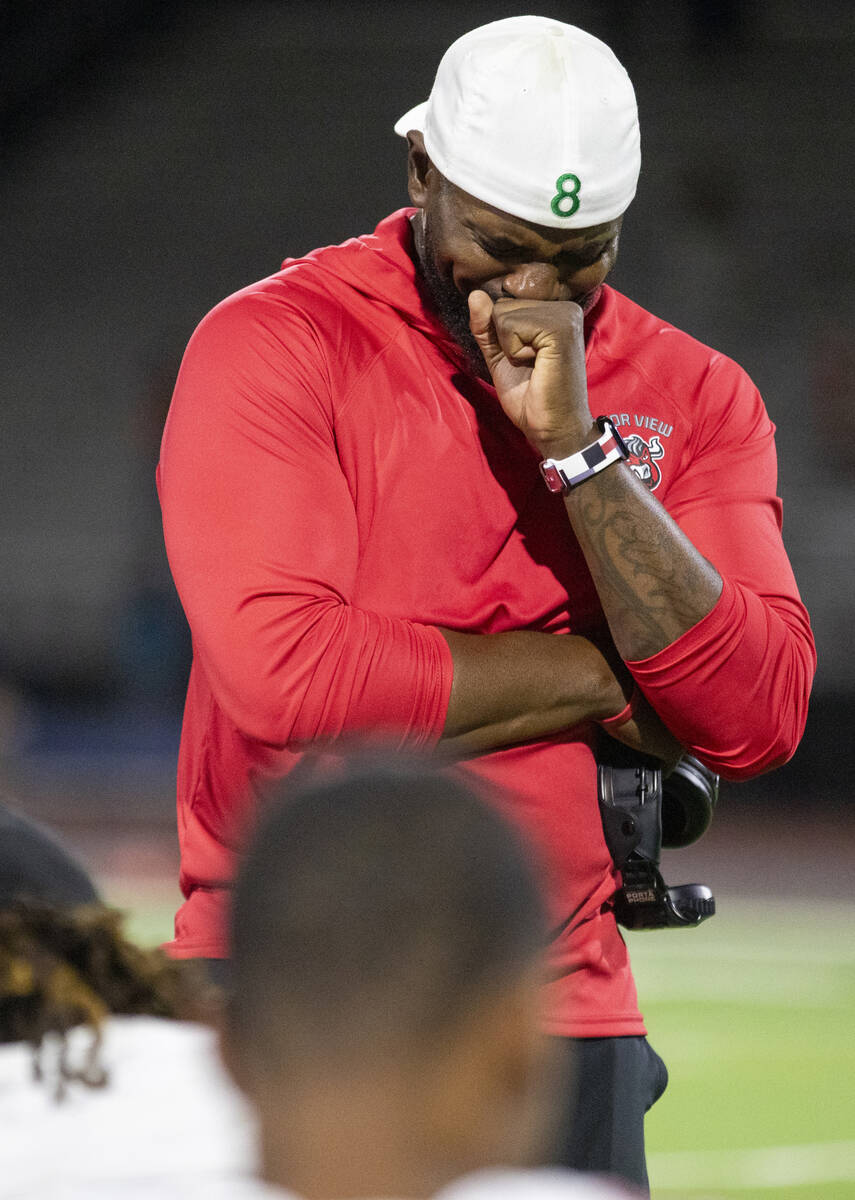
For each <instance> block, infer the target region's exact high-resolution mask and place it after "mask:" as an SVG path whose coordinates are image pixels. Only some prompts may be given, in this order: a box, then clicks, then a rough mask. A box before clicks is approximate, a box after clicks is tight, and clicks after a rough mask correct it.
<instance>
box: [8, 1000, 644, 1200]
mask: <svg viewBox="0 0 855 1200" xmlns="http://www.w3.org/2000/svg"><path fill="white" fill-rule="evenodd" d="M68 1040H69V1050H70V1060H71V1062H72V1063H73V1064H77V1063H80V1062H82V1061H83V1060H84V1058H85V1055H86V1051H87V1049H88V1046H89V1044H90V1042H91V1035H90V1034H89V1032H88V1031H87V1030H85V1029H78V1030H74V1031H73V1032H72V1034H71V1035H70V1037H69V1039H68ZM100 1061H101V1062H102V1064H103V1065H104V1067H105V1068H106V1070H107V1072H108V1080H107V1082H106V1084H105V1086H104V1087H100V1088H90V1087H87V1086H85V1085H84V1084H81V1083H76V1082H70V1083H68V1084H66V1087H65V1094H64V1096H63V1098H62V1099H61V1100H57V1099H56V1097H55V1089H54V1087H53V1083H55V1079H53V1080H52V1078H51V1054H50V1052H48V1053H47V1054H46V1055H45V1066H46V1078H45V1079H44V1080H42V1081H36V1080H35V1079H34V1077H33V1056H32V1051H31V1050H30V1048H29V1047H28V1046H24V1045H21V1044H20V1043H16V1044H14V1045H9V1046H0V1200H299V1197H297V1196H295V1195H294V1194H293V1193H291V1192H288V1191H286V1190H284V1189H281V1188H276V1187H272V1186H269V1185H266V1184H263V1183H261V1182H260V1181H259V1180H258V1179H256V1178H255V1169H256V1165H257V1148H256V1128H255V1123H254V1120H253V1118H252V1115H251V1113H250V1110H249V1107H248V1105H247V1104H246V1103H245V1101H244V1100H243V1098H242V1096H241V1095H240V1093H239V1092H238V1091H237V1089H236V1088H235V1087H234V1085H233V1084H232V1083H231V1081H230V1080H229V1079H228V1077H227V1075H226V1072H225V1069H224V1068H223V1067H222V1065H221V1064H220V1060H219V1056H218V1053H217V1049H216V1037H215V1034H214V1033H213V1031H212V1030H210V1029H207V1028H205V1027H203V1026H201V1025H193V1024H188V1023H184V1022H178V1021H166V1020H158V1019H156V1018H153V1017H111V1018H110V1019H109V1020H108V1021H107V1022H106V1023H105V1026H104V1044H103V1046H102V1048H101V1053H100ZM631 1195H633V1193H631V1192H629V1191H626V1190H623V1189H621V1188H619V1187H618V1186H616V1185H611V1184H609V1183H606V1182H603V1181H599V1180H597V1179H595V1178H594V1177H591V1176H582V1175H577V1174H575V1173H573V1172H570V1171H562V1170H557V1169H550V1170H538V1171H510V1170H492V1171H483V1172H478V1173H477V1174H474V1175H469V1176H466V1177H465V1178H462V1179H460V1180H457V1181H456V1182H455V1183H453V1184H451V1185H449V1186H448V1187H446V1188H444V1189H443V1190H442V1191H441V1192H439V1193H438V1195H437V1197H436V1200H627V1197H630V1196H631ZM373 1200H379V1198H377V1197H374V1198H373ZM389 1200H406V1198H403V1197H398V1198H389Z"/></svg>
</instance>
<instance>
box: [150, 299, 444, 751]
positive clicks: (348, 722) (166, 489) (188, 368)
mask: <svg viewBox="0 0 855 1200" xmlns="http://www.w3.org/2000/svg"><path fill="white" fill-rule="evenodd" d="M331 375H332V373H331V370H330V366H329V362H328V357H327V354H326V352H325V348H324V347H323V346H321V345H320V344H319V340H318V337H317V334H316V331H315V329H314V328H313V326H312V325H311V323H310V322H309V321H307V320H306V318H305V317H304V316H303V315H302V314H301V312H300V311H299V310H298V309H296V308H291V307H290V306H289V305H288V304H287V302H285V301H283V298H282V296H281V295H279V294H277V293H276V292H274V291H272V290H265V288H264V285H260V286H256V287H255V288H253V289H248V290H247V291H245V292H242V293H238V295H237V296H235V297H232V298H231V299H230V300H228V301H226V302H224V303H223V304H221V305H220V306H219V307H218V308H216V309H215V310H214V311H213V312H212V313H211V314H209V316H208V317H207V318H206V319H205V320H204V321H203V322H202V324H201V325H200V327H199V328H198V330H197V331H196V333H195V334H194V336H193V338H192V340H191V342H190V345H189V347H188V349H187V352H186V354H185V357H184V361H183V363H182V367H181V371H180V374H179V377H178V381H177V385H176V390H175V395H174V398H173V403H172V407H171V409H170V413H169V418H168V421H167V425H166V429H165V432H164V439H163V446H162V452H161V461H160V466H159V468H158V490H159V494H160V499H161V506H162V510H163V522H164V534H165V540H166V548H167V553H168V556H169V562H170V566H171V569H172V573H173V576H174V579H175V583H176V586H177V589H178V593H179V596H180V598H181V602H182V604H183V606H184V610H185V613H186V615H187V619H188V621H189V624H190V628H191V632H192V635H193V646H194V657H195V659H196V661H197V664H198V665H199V666H200V667H201V669H202V670H203V671H204V672H205V675H206V677H207V679H208V682H209V686H210V688H211V691H212V693H213V695H214V697H215V698H216V701H217V703H218V704H219V705H220V706H221V708H222V709H223V710H224V712H225V713H227V715H228V716H229V718H230V719H231V720H232V721H233V722H234V724H235V725H236V727H237V728H238V730H239V731H240V732H241V733H242V734H244V735H245V736H247V737H249V738H252V739H255V740H257V741H259V742H263V743H266V744H269V745H271V746H274V747H289V748H298V747H300V746H303V745H305V744H307V743H309V742H314V741H328V740H334V739H336V738H340V737H343V736H347V735H357V734H360V733H363V732H366V731H371V732H372V733H374V734H380V735H385V736H387V737H389V738H390V739H392V740H393V741H395V742H397V743H399V744H409V745H411V746H419V745H424V744H430V743H432V742H433V741H434V740H436V739H437V738H438V737H439V736H440V733H441V730H442V725H443V721H444V717H445V711H446V707H447V703H448V694H449V691H450V686H451V669H452V668H451V659H450V653H449V651H448V648H447V646H446V643H445V641H444V639H443V638H442V636H441V635H440V633H439V632H438V631H437V630H436V629H433V628H430V627H429V626H426V625H420V624H417V623H415V622H412V621H407V620H401V619H393V618H390V617H386V616H383V615H380V614H377V613H372V612H365V611H361V610H360V609H359V608H357V607H355V606H354V605H353V604H352V603H351V595H352V591H353V585H354V580H355V575H356V571H357V566H358V557H357V551H358V541H357V528H356V520H355V515H354V505H353V499H352V496H351V493H350V491H349V487H348V481H347V479H346V478H345V475H344V473H343V471H342V467H341V465H340V463H339V460H338V457H337V454H336V440H335V426H334V404H335V401H336V397H335V396H334V394H333V393H334V390H335V381H334V379H333V378H332V377H331Z"/></svg>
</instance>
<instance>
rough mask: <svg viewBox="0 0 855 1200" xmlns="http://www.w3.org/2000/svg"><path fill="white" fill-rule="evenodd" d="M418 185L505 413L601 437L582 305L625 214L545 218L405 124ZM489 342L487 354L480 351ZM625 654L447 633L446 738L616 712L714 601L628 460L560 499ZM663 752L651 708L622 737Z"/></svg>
mask: <svg viewBox="0 0 855 1200" xmlns="http://www.w3.org/2000/svg"><path fill="white" fill-rule="evenodd" d="M408 141H409V147H410V148H409V165H408V169H409V191H410V198H411V200H412V203H413V204H414V205H415V206H416V207H417V208H418V209H420V210H421V211H420V212H419V214H418V215H417V217H416V219H415V220H414V232H415V239H416V250H417V253H418V255H419V258H420V261H421V263H422V267H423V271H424V275H425V279H426V281H427V283H428V287H429V290H430V291H431V294H432V295H433V297H434V300H435V302H436V304H437V307H438V309H439V311H440V313H441V315H443V317H444V319H446V321H447V323H448V324H449V325H450V327H452V329H453V327H454V324H455V321H456V320H457V319H458V317H459V311H460V308H461V306H462V305H463V304H465V303H467V302H468V309H469V333H470V335H471V336H470V337H468V338H467V337H466V336H465V333H464V334H462V335H461V336H460V337H459V339H458V340H460V341H461V344H463V346H464V349H466V350H467V354H468V357H469V358H470V362H471V364H472V369H473V371H474V372H475V373H478V374H481V375H482V377H484V378H490V379H492V382H493V384H494V386H495V388H496V392H497V395H498V398H499V402H500V403H501V405H502V408H503V409H504V411H505V413H506V414H507V416H508V418H509V419H510V420H511V421H513V423H514V424H515V425H516V426H517V427H518V428H519V429H521V430H522V432H523V433H524V434H525V435H526V437H527V438H528V439H529V441H530V442H531V444H532V445H533V446H534V447H535V448H536V449H537V451H538V452H539V453H540V454H541V455H542V457H544V458H556V459H561V458H566V457H567V456H569V455H570V454H574V453H576V452H577V451H579V450H581V449H582V448H583V447H585V446H587V445H589V444H590V443H591V442H593V441H595V440H596V439H597V438H598V437H599V436H600V430H599V429H598V427H597V426H596V424H595V422H594V420H593V415H592V413H591V409H590V407H589V404H588V390H587V377H586V372H585V342H584V332H583V320H584V312H585V309H586V308H587V307H589V306H590V305H591V303H592V302H593V300H594V299H595V296H596V292H597V289H598V288H599V286H600V285H601V284H602V283H603V281H604V280H605V278H606V276H607V275H608V273H609V271H610V270H611V268H612V266H613V265H614V262H615V259H616V257H617V247H618V239H619V235H620V226H621V219H620V218H618V219H617V220H614V221H611V222H607V223H605V224H603V225H596V226H591V227H590V228H586V229H555V228H551V227H549V226H542V225H535V224H532V223H531V222H528V221H524V220H521V219H519V218H517V217H512V216H510V215H508V214H507V213H504V212H502V211H501V210H499V209H496V208H493V207H492V206H491V205H489V204H486V203H484V202H482V201H480V200H477V199H475V197H473V196H470V195H469V194H468V193H466V192H463V191H461V190H460V189H459V188H456V187H455V186H454V185H453V184H451V183H450V182H449V181H448V180H446V179H445V178H444V177H443V176H442V175H441V174H440V172H439V171H437V169H436V168H435V167H434V165H433V163H432V162H431V160H430V158H429V157H428V155H427V153H426V152H425V149H424V143H423V141H422V137H421V134H419V133H417V132H414V131H413V132H410V134H409V135H408ZM479 352H480V358H479V357H478V353H479ZM565 506H566V510H567V516H568V519H569V521H570V523H571V525H572V527H573V532H574V534H575V535H576V538H577V539H578V541H579V544H580V546H581V548H582V550H583V552H584V554H585V558H586V560H587V563H588V567H589V569H590V572H591V575H592V577H593V580H594V584H595V586H596V588H597V592H598V594H599V597H600V602H601V604H602V607H603V612H604V613H605V617H606V620H607V622H608V626H609V629H610V631H611V635H612V639H613V643H614V651H615V652H612V649H611V648H608V647H607V648H605V650H602V649H598V648H597V647H595V646H594V645H593V643H591V642H590V641H588V640H587V639H585V638H581V637H576V636H561V637H557V636H555V635H553V634H544V633H534V632H528V631H520V632H519V633H507V634H493V635H477V634H463V633H458V632H453V631H446V630H444V631H443V634H444V636H445V638H446V640H447V642H448V644H449V647H450V649H451V652H452V656H453V659H454V682H453V685H452V692H451V700H450V703H449V709H448V714H447V717H446V724H445V732H444V742H445V744H446V745H447V747H448V748H449V749H452V750H455V751H459V752H462V753H473V752H474V753H477V752H483V751H486V750H489V749H492V748H494V747H498V746H502V745H508V744H510V743H512V742H516V741H523V740H528V739H531V738H537V737H542V736H544V735H548V734H550V733H555V732H558V731H559V730H561V729H565V728H569V727H571V726H572V725H575V724H578V723H579V722H581V721H584V720H591V719H594V720H597V719H602V718H603V717H608V716H612V715H614V714H615V713H617V712H619V711H620V710H621V709H622V708H623V706H624V704H625V703H626V699H627V698H628V696H629V693H630V692H631V690H632V682H631V679H630V678H629V675H628V672H627V671H626V668H625V667H624V666H623V661H621V660H626V661H634V660H638V659H644V658H647V657H649V656H650V655H653V654H656V653H657V652H658V651H660V650H662V649H664V648H665V647H666V646H668V645H670V644H671V643H672V642H674V641H675V640H676V639H677V638H679V637H680V636H681V635H682V634H684V633H685V632H686V631H687V630H689V629H690V628H691V627H692V626H693V625H695V624H697V622H698V621H699V620H701V618H702V617H704V616H706V614H707V613H709V612H710V611H711V609H712V608H713V607H714V606H715V604H716V601H717V600H718V597H719V595H720V593H721V586H722V581H721V577H720V576H719V574H718V572H717V571H716V570H715V568H714V567H713V566H712V565H711V564H710V563H709V562H708V561H707V560H706V559H705V558H704V557H703V556H702V555H701V554H700V553H699V552H698V551H697V550H696V549H695V547H694V546H693V545H692V543H691V542H690V541H689V540H688V538H686V536H685V535H684V534H683V533H682V531H681V530H680V528H679V526H678V525H677V524H676V522H675V521H674V520H673V519H672V518H671V517H670V516H669V515H668V513H667V512H666V511H665V509H664V508H663V507H662V505H661V504H660V503H659V501H658V500H656V498H655V497H654V496H653V495H652V494H651V493H650V491H649V490H648V489H647V488H646V487H645V486H644V484H643V483H642V482H641V481H640V480H639V479H637V478H636V477H635V475H634V473H633V472H632V471H631V470H630V469H629V467H628V466H627V465H626V464H624V463H618V464H616V465H613V466H610V467H609V468H608V469H607V470H605V471H603V472H601V473H599V474H597V475H595V476H593V477H592V478H591V479H589V480H587V481H586V482H585V483H584V484H582V485H581V486H580V487H578V488H576V489H574V490H573V491H572V492H571V493H570V494H569V495H568V496H567V497H565ZM613 732H614V734H615V736H617V737H619V738H620V740H621V741H624V742H626V743H627V744H628V745H631V746H633V747H635V748H638V749H644V750H646V751H647V752H649V753H652V754H656V755H657V756H658V757H661V758H663V759H666V760H670V759H674V758H676V757H678V756H679V753H680V750H681V748H680V747H679V745H678V744H677V743H676V742H675V740H674V739H673V737H672V736H671V735H670V733H668V731H667V730H666V729H665V728H664V726H662V724H661V722H660V721H659V719H658V718H657V717H656V715H655V713H653V711H652V710H651V709H650V708H649V706H647V705H646V704H644V705H642V708H641V710H640V711H639V713H638V715H637V717H636V718H635V719H633V720H631V721H628V722H627V723H626V724H625V725H622V726H620V727H619V729H618V730H615V731H613Z"/></svg>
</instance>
